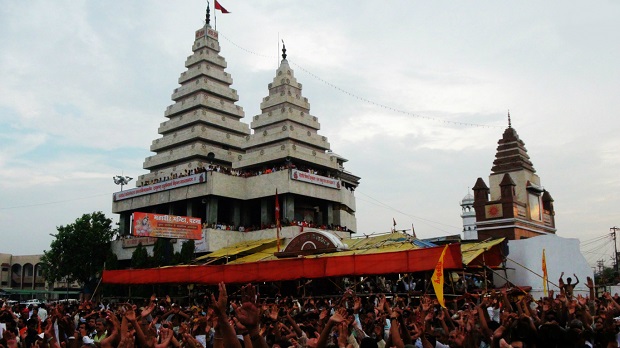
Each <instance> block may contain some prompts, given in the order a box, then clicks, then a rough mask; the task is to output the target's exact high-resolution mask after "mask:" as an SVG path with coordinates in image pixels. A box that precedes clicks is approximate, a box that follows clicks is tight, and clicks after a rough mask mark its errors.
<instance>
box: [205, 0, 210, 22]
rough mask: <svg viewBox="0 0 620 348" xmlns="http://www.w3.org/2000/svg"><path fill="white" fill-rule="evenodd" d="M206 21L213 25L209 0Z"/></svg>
mask: <svg viewBox="0 0 620 348" xmlns="http://www.w3.org/2000/svg"><path fill="white" fill-rule="evenodd" d="M205 23H207V26H209V25H211V8H210V6H209V2H208V1H207V14H206V16H205Z"/></svg>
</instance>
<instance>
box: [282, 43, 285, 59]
mask: <svg viewBox="0 0 620 348" xmlns="http://www.w3.org/2000/svg"><path fill="white" fill-rule="evenodd" d="M282 59H286V46H285V45H284V40H282Z"/></svg>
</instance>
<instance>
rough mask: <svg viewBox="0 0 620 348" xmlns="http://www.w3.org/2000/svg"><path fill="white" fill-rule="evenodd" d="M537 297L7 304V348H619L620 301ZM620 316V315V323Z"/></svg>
mask: <svg viewBox="0 0 620 348" xmlns="http://www.w3.org/2000/svg"><path fill="white" fill-rule="evenodd" d="M574 285H576V284H572V283H570V282H568V283H563V282H561V284H560V287H561V288H560V290H559V291H558V292H557V293H554V292H553V291H550V292H549V295H548V296H547V297H543V298H538V299H534V298H532V296H530V295H528V294H527V293H526V292H525V291H522V290H521V289H519V288H502V289H496V290H491V291H481V292H477V293H466V294H464V295H462V296H459V297H450V298H446V308H444V307H442V306H440V305H439V302H438V301H437V299H436V298H434V297H431V296H428V295H424V294H422V295H418V294H413V293H409V294H406V293H405V294H394V295H388V296H386V295H384V294H382V293H375V294H373V293H364V294H358V293H354V292H353V291H351V290H346V291H344V293H342V295H341V296H338V297H321V298H313V297H305V298H292V297H284V298H276V299H272V300H265V299H262V298H261V296H260V294H258V293H257V290H256V289H257V288H256V287H255V286H253V285H252V284H248V285H246V286H243V287H241V288H240V290H238V291H237V292H235V293H234V294H231V295H230V296H229V295H228V294H227V291H226V286H225V285H224V284H223V283H221V284H219V286H218V291H217V294H214V295H210V296H209V297H208V298H207V299H206V301H201V303H200V304H198V303H197V302H194V303H193V304H188V305H185V306H180V305H178V304H176V303H174V302H173V301H172V300H171V299H170V297H168V296H166V297H163V298H157V296H156V295H153V296H151V298H150V299H147V300H144V301H141V302H140V303H124V302H116V303H96V302H91V301H84V302H78V303H48V304H45V305H38V306H32V305H31V306H28V307H25V306H23V305H19V304H13V305H9V304H8V303H6V302H3V303H2V309H1V311H0V337H1V338H0V347H6V348H14V347H26V348H30V347H52V348H72V347H149V348H150V347H152V348H164V347H196V348H200V347H209V348H211V347H232V348H249V347H257V348H263V347H347V348H349V347H354V348H357V347H360V348H367V347H373V348H374V347H398V348H403V347H423V348H428V347H476V348H479V347H580V348H581V347H618V339H619V338H618V337H619V336H618V331H619V330H618V328H619V327H620V320H617V319H616V317H617V316H618V315H620V305H619V302H620V298H618V295H614V296H611V295H610V294H609V293H605V294H603V295H602V296H599V297H595V296H594V291H593V290H594V289H593V288H594V287H593V282H592V280H591V279H588V281H587V286H588V287H589V288H590V293H589V294H584V295H581V294H579V295H574V294H573V288H574ZM618 319H620V318H618Z"/></svg>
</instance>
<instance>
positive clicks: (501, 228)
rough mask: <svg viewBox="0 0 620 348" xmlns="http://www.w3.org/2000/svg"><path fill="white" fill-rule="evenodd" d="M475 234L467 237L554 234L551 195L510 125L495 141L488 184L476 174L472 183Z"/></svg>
mask: <svg viewBox="0 0 620 348" xmlns="http://www.w3.org/2000/svg"><path fill="white" fill-rule="evenodd" d="M473 191H474V202H473V207H474V209H475V212H476V228H475V232H476V234H471V233H470V234H469V235H468V234H467V233H466V236H467V237H469V238H467V239H478V240H487V239H489V238H501V237H505V238H507V239H509V240H510V239H513V240H516V239H524V238H530V237H535V236H539V235H546V234H555V232H556V229H555V218H554V216H555V212H554V209H553V198H551V195H550V194H549V192H548V191H547V190H545V189H544V188H543V187H542V186H541V183H540V178H539V177H538V175H537V174H536V170H535V169H534V165H533V164H532V162H531V161H530V157H529V156H528V154H527V150H526V149H525V143H524V142H523V141H522V140H521V139H519V135H518V134H517V131H516V130H515V129H514V128H513V127H512V124H511V121H510V113H508V128H506V130H505V131H504V134H503V135H502V138H501V139H500V140H499V141H498V146H497V153H496V155H495V161H494V162H493V167H492V168H491V175H490V176H489V186H487V185H486V183H485V182H484V180H483V179H482V178H478V180H477V181H476V184H475V185H474V187H473Z"/></svg>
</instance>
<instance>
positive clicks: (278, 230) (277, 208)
mask: <svg viewBox="0 0 620 348" xmlns="http://www.w3.org/2000/svg"><path fill="white" fill-rule="evenodd" d="M275 210H276V247H277V249H278V252H280V202H278V189H276V209H275Z"/></svg>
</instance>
